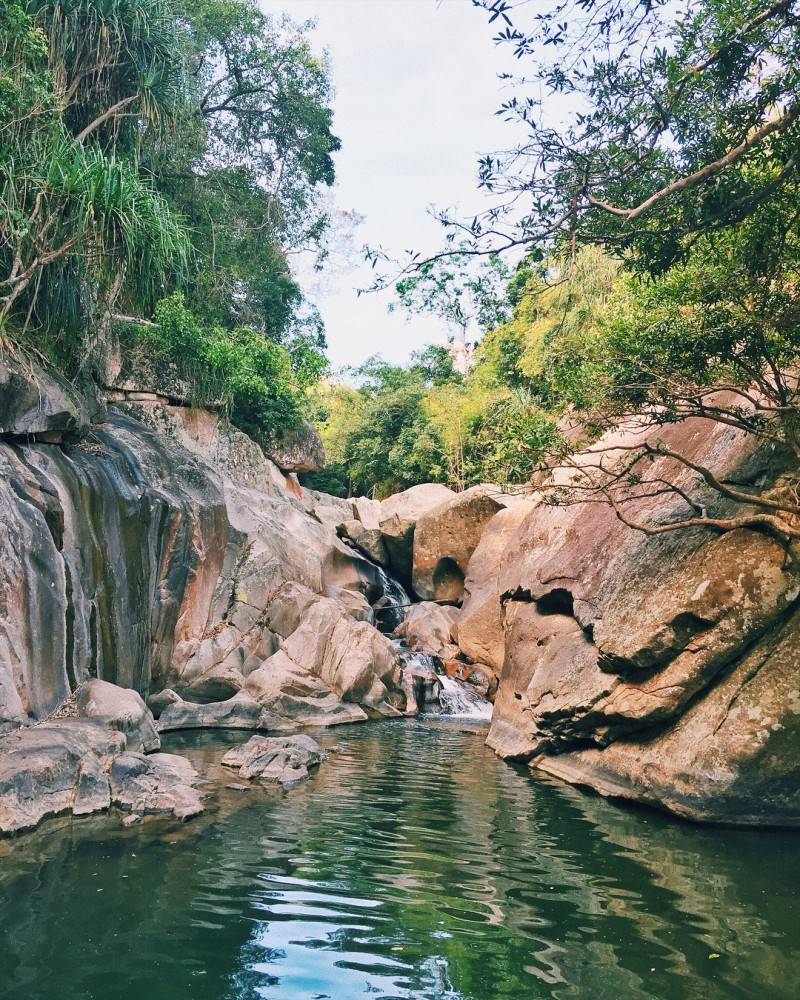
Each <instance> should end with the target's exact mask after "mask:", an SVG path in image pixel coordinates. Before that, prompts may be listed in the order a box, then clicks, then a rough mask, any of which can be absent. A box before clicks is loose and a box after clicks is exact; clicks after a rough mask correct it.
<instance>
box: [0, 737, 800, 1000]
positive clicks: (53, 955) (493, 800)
mask: <svg viewBox="0 0 800 1000" xmlns="http://www.w3.org/2000/svg"><path fill="white" fill-rule="evenodd" d="M483 735H484V733H482V732H480V731H464V729H463V726H460V725H459V724H458V723H454V722H449V723H448V722H444V721H440V722H431V721H426V720H418V721H406V720H403V721H397V722H386V723H374V724H367V725H361V726H351V727H341V728H338V729H335V730H332V731H328V732H326V733H325V734H323V735H322V736H321V737H320V740H321V742H323V743H324V744H325V745H327V746H328V747H334V746H335V747H338V752H334V753H332V754H331V757H330V760H329V761H327V762H326V763H325V764H323V765H322V767H321V769H320V770H319V772H318V773H317V774H316V775H315V776H314V777H313V778H312V779H311V781H309V782H308V783H307V784H305V785H304V786H302V787H300V788H298V789H295V790H293V791H291V792H288V793H285V792H282V791H278V790H273V789H255V790H252V791H239V790H235V789H231V788H226V787H225V785H226V784H229V783H231V782H233V783H236V776H235V774H231V773H229V772H227V771H225V772H223V769H222V768H220V767H219V763H218V762H219V759H220V757H221V756H222V754H223V752H224V750H225V749H226V747H227V746H229V745H230V744H231V743H232V742H234V741H236V740H238V739H240V737H237V736H231V735H228V736H224V735H219V734H200V733H197V734H183V735H179V736H174V737H172V738H171V739H170V740H169V742H168V744H167V745H166V746H165V749H166V750H173V751H179V752H185V753H186V754H187V755H188V756H190V757H191V758H192V760H193V761H194V762H195V764H196V765H197V766H198V767H199V768H200V769H201V770H203V771H204V773H206V774H207V775H208V776H209V778H210V779H211V780H213V781H215V782H217V783H218V785H219V788H218V790H217V793H216V795H215V799H214V805H213V807H212V808H211V809H210V810H209V812H208V813H207V814H206V815H205V816H203V817H200V818H199V819H197V820H195V821H193V822H192V823H189V824H187V825H185V826H175V825H174V824H173V823H171V822H167V821H164V820H160V819H156V820H152V821H148V822H146V823H145V824H143V825H141V826H138V827H134V828H132V829H130V830H123V829H122V828H121V827H120V825H119V818H118V817H112V816H100V817H90V818H86V819H82V820H68V819H60V820H52V821H50V822H48V823H45V824H44V825H43V826H42V827H41V828H40V829H39V830H38V831H36V832H34V833H32V834H29V835H26V836H24V837H22V838H18V839H16V840H13V841H0V997H2V998H4V1000H5V998H14V1000H45V998H46V1000H116V998H126V1000H257V998H269V1000H312V998H315V1000H323V998H332V1000H350V998H354V1000H355V998H361V1000H370V998H389V997H391V998H412V997H413V998H441V1000H494V998H513V1000H524V998H525V1000H526V998H539V997H542V998H551V997H552V998H558V1000H566V998H573V997H577V998H587V1000H606V998H607V1000H620V998H624V1000H626V998H645V997H647V998H650V997H654V998H659V1000H671V998H676V1000H677V998H681V1000H683V998H694V997H697V998H702V1000H716V998H723V997H742V998H744V997H765V996H768V997H773V998H783V997H786V998H790V997H791V998H796V997H797V996H798V995H800V933H799V930H800V919H798V918H800V899H799V898H798V887H800V850H798V848H799V847H800V836H798V835H797V834H792V833H780V832H746V831H744V832H743V831H733V830H719V829H712V828H701V827H694V826H690V825H687V824H684V823H680V822H677V821H675V820H671V819H669V818H667V817H662V816H660V815H658V814H657V813H651V812H647V811H643V810H638V809H626V808H620V807H618V806H615V805H612V804H609V803H607V802H605V801H604V800H602V799H600V798H597V797H595V796H592V795H589V794H585V793H582V792H579V791H576V790H574V789H571V788H569V787H566V786H563V785H560V784H558V783H556V782H553V781H550V780H547V779H535V778H532V777H530V776H529V775H528V773H527V772H526V771H525V770H524V769H523V768H515V767H512V766H509V765H508V764H505V763H503V762H502V761H499V760H498V759H497V758H496V757H495V756H494V755H493V754H492V753H491V752H490V751H488V750H487V749H486V748H485V747H484V746H483Z"/></svg>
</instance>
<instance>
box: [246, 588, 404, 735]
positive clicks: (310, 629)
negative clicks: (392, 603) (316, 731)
mask: <svg viewBox="0 0 800 1000" xmlns="http://www.w3.org/2000/svg"><path fill="white" fill-rule="evenodd" d="M265 623H266V626H267V627H268V628H270V629H271V630H272V631H274V632H275V633H276V634H278V635H280V636H282V637H283V640H282V642H281V648H280V649H279V650H278V652H276V653H275V654H273V655H272V656H270V657H268V658H267V659H266V660H264V662H263V663H262V664H261V666H260V667H258V668H257V669H256V670H254V671H253V672H252V673H249V674H248V676H247V679H246V683H245V690H246V692H247V694H248V695H249V696H250V697H251V698H253V699H254V700H255V701H257V702H258V703H259V704H260V705H262V707H264V708H266V709H268V710H269V711H271V712H273V713H274V714H276V715H278V716H279V717H282V718H285V719H289V720H292V721H295V722H299V723H303V724H334V723H339V722H355V721H360V720H362V719H366V718H368V717H369V716H370V715H373V716H395V715H398V714H400V712H401V710H402V709H403V708H404V695H403V691H402V677H401V670H400V663H399V660H398V657H397V653H396V651H395V649H394V647H393V646H392V644H391V642H390V641H389V640H388V639H387V638H386V636H384V635H382V634H381V633H380V632H378V631H377V630H376V629H375V628H374V627H373V626H372V625H370V624H368V623H367V622H363V621H356V620H355V619H354V618H353V617H352V615H351V614H349V613H348V610H347V609H346V608H345V607H344V606H343V605H341V604H340V603H339V602H337V601H334V600H332V599H330V598H326V597H319V596H318V595H316V594H314V593H313V592H311V591H310V590H309V589H308V588H305V587H302V586H301V585H299V584H289V585H287V586H286V587H285V588H283V589H282V591H281V592H280V593H278V594H276V595H275V597H274V599H273V601H272V602H271V604H270V607H269V609H268V611H267V613H266V618H265Z"/></svg>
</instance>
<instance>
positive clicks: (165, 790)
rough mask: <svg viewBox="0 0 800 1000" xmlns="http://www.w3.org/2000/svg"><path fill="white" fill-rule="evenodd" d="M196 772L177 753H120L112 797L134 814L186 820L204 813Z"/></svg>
mask: <svg viewBox="0 0 800 1000" xmlns="http://www.w3.org/2000/svg"><path fill="white" fill-rule="evenodd" d="M197 780H198V778H197V772H196V771H195V769H194V768H193V767H192V765H191V764H190V763H189V761H188V760H186V758H185V757H179V756H177V755H176V754H168V753H154V754H149V755H147V756H145V754H140V753H130V752H126V753H123V754H120V756H119V757H117V758H116V759H115V760H114V762H113V763H112V765H111V799H112V802H113V803H114V805H116V806H119V808H120V809H125V810H128V811H130V812H132V813H139V814H142V815H143V814H146V813H170V814H172V815H173V816H174V817H175V818H176V819H179V820H182V821H183V820H187V819H191V817H192V816H197V815H198V814H199V813H201V812H203V809H204V806H203V799H202V796H201V794H200V792H199V791H198V789H197Z"/></svg>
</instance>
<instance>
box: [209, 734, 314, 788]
mask: <svg viewBox="0 0 800 1000" xmlns="http://www.w3.org/2000/svg"><path fill="white" fill-rule="evenodd" d="M323 760H325V754H323V752H322V748H321V747H320V745H319V744H318V743H317V742H316V740H312V739H311V737H310V736H305V735H302V734H299V735H297V736H283V737H265V736H253V737H252V738H251V739H249V740H248V741H247V743H245V744H244V745H242V746H240V747H234V748H233V749H232V750H229V751H228V752H227V753H226V754H225V756H224V757H223V758H222V763H223V764H224V765H225V766H226V767H235V768H238V769H239V776H240V777H242V778H258V779H259V780H260V781H264V782H267V783H272V784H280V785H283V787H284V788H291V787H293V786H294V785H299V784H300V783H301V782H303V781H306V780H307V779H308V777H309V774H308V769H309V768H310V767H315V766H317V765H318V764H320V762H321V761H323Z"/></svg>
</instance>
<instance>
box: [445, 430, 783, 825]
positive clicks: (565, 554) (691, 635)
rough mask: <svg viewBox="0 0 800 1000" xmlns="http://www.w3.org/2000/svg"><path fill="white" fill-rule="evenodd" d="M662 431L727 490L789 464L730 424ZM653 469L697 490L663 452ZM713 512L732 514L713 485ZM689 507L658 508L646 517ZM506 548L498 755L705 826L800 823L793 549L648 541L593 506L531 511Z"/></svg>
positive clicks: (493, 739)
mask: <svg viewBox="0 0 800 1000" xmlns="http://www.w3.org/2000/svg"><path fill="white" fill-rule="evenodd" d="M661 436H662V438H663V439H664V440H665V442H666V443H667V445H668V446H669V447H671V448H673V449H674V450H675V451H678V452H680V453H681V454H683V455H684V456H686V457H687V458H688V459H690V460H694V461H702V463H703V464H704V465H705V466H707V467H710V468H711V469H712V470H713V471H714V472H715V474H716V475H717V477H718V478H719V479H721V480H723V481H734V482H737V483H752V482H758V481H763V480H764V478H765V477H768V476H769V475H770V469H772V470H773V472H774V468H775V463H776V456H775V455H773V454H771V453H765V452H763V451H762V452H757V451H754V450H753V447H752V444H751V443H750V442H749V441H748V440H747V439H746V438H745V437H744V436H743V435H741V434H740V433H738V432H735V431H733V430H731V429H730V428H725V427H723V426H722V425H719V424H713V423H711V422H709V421H703V420H692V421H686V422H685V423H683V424H680V425H675V426H673V427H670V428H668V429H667V430H664V431H662V432H661ZM612 443H613V441H612ZM648 475H649V477H650V478H657V477H663V478H664V479H666V480H669V481H672V482H676V483H677V484H678V485H682V487H683V488H685V489H694V488H695V484H693V483H692V481H691V478H690V476H689V474H688V473H687V470H685V469H684V468H682V467H681V466H679V465H677V463H674V462H673V461H672V460H670V459H667V458H665V457H659V458H657V459H656V460H655V462H654V463H653V464H652V465H649V466H648ZM702 502H703V503H705V504H706V505H707V507H708V509H709V512H711V513H715V514H720V515H724V514H725V513H726V511H727V510H728V509H729V504H728V501H725V500H722V499H720V498H719V497H718V496H715V495H712V494H710V492H709V495H707V496H705V497H703V498H702ZM670 505H672V506H670ZM684 510H685V508H684V509H682V501H681V500H680V499H679V498H677V497H676V498H674V499H671V500H665V498H664V497H663V496H658V497H649V498H645V499H642V500H641V501H639V502H638V503H637V505H636V509H635V510H634V511H631V516H633V517H634V518H635V520H637V521H639V522H644V523H648V521H650V522H655V520H656V519H658V521H659V522H664V521H667V520H670V519H671V518H673V519H677V518H678V517H680V516H682V515H683V513H684ZM498 530H502V529H501V528H500V527H499V528H498ZM504 551H505V553H506V555H505V558H503V559H501V567H500V572H499V576H498V582H497V584H496V586H497V587H498V589H499V592H500V594H501V601H502V605H503V611H504V627H505V661H504V666H503V671H502V677H501V681H500V686H499V691H498V694H497V699H496V704H495V712H494V718H493V722H492V727H491V730H490V734H489V741H488V742H489V744H490V745H491V746H493V747H494V748H495V749H496V750H497V752H498V753H500V754H502V755H503V756H507V757H516V758H521V759H527V760H531V761H533V763H534V766H536V767H539V768H541V769H543V770H546V771H548V772H550V773H553V774H559V775H560V776H562V777H565V778H567V779H568V780H572V781H576V782H581V783H585V784H589V785H591V786H592V787H594V788H596V789H598V790H599V791H601V792H604V793H607V794H618V795H624V796H626V797H630V798H635V799H639V800H642V801H647V802H650V803H652V804H655V805H661V806H663V807H666V808H669V809H673V810H674V811H676V812H679V813H681V814H682V815H685V816H689V817H691V818H695V819H703V820H705V819H724V820H725V821H726V822H737V823H799V822H800V773H798V770H797V767H796V754H794V753H792V752H791V751H790V747H791V746H792V745H793V743H794V746H795V747H796V734H797V732H798V724H799V720H798V712H800V702H798V700H797V698H796V697H795V698H792V697H791V696H789V694H788V692H789V689H790V688H791V687H792V685H794V690H795V692H796V691H797V690H798V688H800V685H798V679H799V675H798V668H797V666H796V664H797V663H798V659H797V657H796V656H795V658H794V660H793V663H794V664H795V665H794V666H793V667H790V666H789V663H790V662H792V654H791V653H790V650H791V649H792V644H793V642H796V639H795V637H796V634H797V633H796V625H795V624H794V621H795V610H794V609H795V607H796V605H797V600H798V594H800V579H799V578H798V569H797V565H796V563H795V561H794V560H793V559H787V553H786V551H785V549H784V547H783V546H782V545H781V544H779V543H778V542H777V541H775V540H773V539H771V538H770V537H768V536H766V535H764V534H760V533H757V532H755V531H752V530H748V529H739V530H737V531H734V532H730V533H728V534H724V535H716V534H714V533H712V532H709V531H707V530H703V529H694V530H686V531H679V532H670V533H667V534H662V535H657V536H647V535H645V534H643V533H641V532H637V531H635V530H632V529H630V528H628V527H626V526H625V525H624V524H623V523H622V522H621V521H619V520H618V519H617V518H616V517H615V516H614V513H613V511H611V510H610V509H608V508H606V507H603V506H598V505H587V506H583V505H580V506H572V507H566V508H564V507H560V508H559V507H550V506H541V507H538V508H535V509H533V510H532V511H530V512H529V513H528V514H527V516H526V517H525V518H524V520H523V521H522V523H521V524H520V525H519V527H518V528H516V530H514V531H513V532H512V535H511V537H510V538H509V540H508V541H507V542H506V543H505V545H504ZM477 568H478V567H477V566H476V573H475V574H474V575H475V576H477V575H478V573H477ZM471 610H472V609H471V608H470V607H469V606H468V607H467V608H466V609H465V611H466V612H467V614H466V615H465V617H466V619H467V621H469V614H471ZM467 630H469V626H467ZM464 636H465V633H464V623H463V622H462V623H461V624H460V627H459V640H460V642H465V638H464ZM466 644H467V646H469V645H470V643H469V641H468V640H466ZM794 648H795V649H796V648H797V647H796V646H795V647H794ZM492 655H493V656H495V658H496V654H495V653H493V654H492ZM792 674H793V676H792ZM780 691H784V696H783V697H781V696H780V695H779V692H780Z"/></svg>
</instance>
